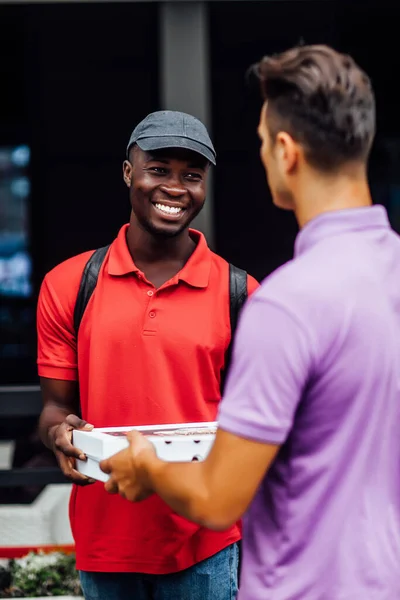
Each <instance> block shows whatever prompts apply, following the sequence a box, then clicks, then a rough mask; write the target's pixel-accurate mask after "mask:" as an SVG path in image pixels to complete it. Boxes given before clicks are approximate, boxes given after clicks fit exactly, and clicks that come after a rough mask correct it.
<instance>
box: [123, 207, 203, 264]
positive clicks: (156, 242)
mask: <svg viewBox="0 0 400 600" xmlns="http://www.w3.org/2000/svg"><path fill="white" fill-rule="evenodd" d="M126 241H127V244H128V248H129V252H130V254H131V256H132V258H133V260H134V262H135V264H136V265H137V266H139V265H143V264H146V265H151V264H155V263H171V262H178V263H181V264H182V265H183V264H185V263H186V261H187V260H188V259H189V257H190V256H191V254H192V253H193V251H194V249H195V247H196V244H195V242H194V241H193V240H192V238H191V237H190V235H189V229H185V230H184V231H182V232H181V233H180V234H178V235H176V236H173V237H163V236H157V235H154V234H152V233H150V232H149V231H146V230H145V229H143V228H142V227H141V226H140V225H139V224H138V223H137V221H136V219H135V217H133V218H131V220H130V225H129V228H128V231H127V234H126Z"/></svg>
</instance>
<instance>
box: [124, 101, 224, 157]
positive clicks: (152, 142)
mask: <svg viewBox="0 0 400 600" xmlns="http://www.w3.org/2000/svg"><path fill="white" fill-rule="evenodd" d="M133 144H137V145H138V146H139V148H141V149H142V150H144V151H145V152H151V151H152V150H160V149H161V148H187V149H188V150H192V151H193V152H197V153H198V154H201V155H202V156H204V157H205V158H206V159H207V160H209V161H210V162H211V163H212V164H213V165H215V164H216V163H215V158H216V153H215V150H214V146H213V144H212V141H211V140H210V136H209V135H208V131H207V129H206V128H205V126H204V125H203V123H202V122H201V121H199V120H198V119H196V117H193V116H192V115H187V114H186V113H183V112H176V111H173V110H160V111H157V112H153V113H150V114H149V115H147V117H146V118H145V119H143V121H141V122H140V123H139V125H137V127H135V129H134V130H133V132H132V135H131V137H130V140H129V144H128V147H127V149H126V155H127V156H128V154H129V150H130V149H131V147H132V146H133Z"/></svg>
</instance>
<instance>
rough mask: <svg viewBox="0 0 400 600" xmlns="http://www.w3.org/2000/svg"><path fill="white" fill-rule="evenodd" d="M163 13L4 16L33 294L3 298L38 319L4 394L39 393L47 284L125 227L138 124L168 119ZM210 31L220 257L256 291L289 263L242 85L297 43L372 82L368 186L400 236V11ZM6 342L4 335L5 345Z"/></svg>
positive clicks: (4, 80) (8, 364) (230, 23)
mask: <svg viewBox="0 0 400 600" xmlns="http://www.w3.org/2000/svg"><path fill="white" fill-rule="evenodd" d="M158 13H159V6H158V5H157V4H155V3H143V4H139V3H132V4H129V3H122V4H118V3H104V4H57V5H48V4H44V5H17V6H11V5H0V53H1V56H2V60H1V61H0V81H1V88H0V89H1V94H0V145H3V144H10V143H12V144H14V143H15V144H20V143H25V144H29V145H30V147H31V151H32V164H31V178H32V195H31V240H32V246H31V251H32V257H33V264H34V277H33V279H34V289H35V294H34V296H33V297H32V298H31V299H30V300H24V301H22V300H19V301H16V300H12V301H11V300H6V299H5V298H0V302H1V303H2V305H3V308H4V306H5V305H7V307H8V309H9V310H10V311H13V314H14V317H13V318H15V319H17V318H20V314H21V310H22V309H24V311H25V312H24V314H25V315H26V314H28V315H29V317H26V319H27V322H26V326H25V327H24V330H23V334H20V337H19V339H18V340H17V343H18V344H19V346H18V347H20V348H21V352H20V354H19V356H17V357H16V356H13V357H8V358H7V356H6V355H5V354H3V355H1V354H0V356H2V358H1V359H0V385H1V384H24V383H36V381H37V376H36V366H35V353H36V350H35V345H36V340H35V323H34V320H35V315H34V311H35V304H36V297H37V292H38V289H39V285H40V282H41V280H42V278H43V276H44V274H45V273H46V272H47V271H48V270H49V269H51V268H52V267H53V266H55V265H56V264H57V263H59V262H60V261H62V260H64V259H66V258H68V257H70V256H72V255H74V254H77V253H79V252H82V251H84V250H88V249H91V248H96V247H98V246H101V245H104V244H106V243H109V242H110V241H111V240H112V239H113V238H114V237H115V235H116V233H117V231H118V229H119V227H120V226H121V224H122V223H124V222H126V221H127V220H128V217H129V205H128V198H127V193H126V190H125V187H124V186H123V183H122V178H121V165H122V161H123V159H124V151H125V146H126V143H127V141H128V139H129V135H130V132H131V130H132V128H133V127H134V126H135V124H136V123H137V122H138V121H139V120H141V119H142V118H143V117H144V116H145V115H146V114H148V113H149V112H151V111H153V110H157V109H160V108H163V107H162V106H160V101H159V89H158V81H159V77H158V61H159V56H158V27H159V19H158ZM209 20H210V57H211V84H212V85H211V90H212V132H213V138H214V141H215V146H216V149H217V154H218V167H217V169H216V172H215V178H214V181H215V193H214V203H215V208H214V213H215V228H216V249H217V251H218V252H219V253H220V254H222V255H223V256H224V257H225V258H226V259H228V260H230V261H232V262H234V263H235V264H237V265H238V266H241V267H244V268H246V269H247V270H248V271H249V272H250V273H251V274H253V275H254V276H256V277H257V278H259V279H262V278H263V277H264V276H265V275H267V274H268V273H270V272H271V271H272V270H273V269H275V268H276V267H278V266H279V265H280V264H282V263H283V262H285V261H286V260H288V259H290V258H291V256H292V249H293V242H294V238H295V235H296V231H297V228H296V224H295V221H294V218H293V216H292V215H291V214H287V213H284V212H281V211H279V210H278V209H276V208H275V207H273V206H272V204H271V202H270V198H269V194H268V191H267V186H266V182H265V174H264V172H263V170H262V167H261V164H260V162H259V158H258V148H259V142H258V140H257V136H256V127H257V122H258V116H259V109H260V97H259V92H258V89H257V88H256V87H255V86H254V85H253V86H250V85H249V84H248V83H247V82H246V77H245V73H246V70H247V69H248V67H249V65H250V64H251V63H253V62H255V61H257V60H258V59H259V58H260V57H261V56H262V55H264V54H267V53H272V52H277V51H280V50H284V49H286V48H287V47H288V46H291V45H294V44H296V43H298V42H299V41H300V40H303V41H304V42H305V43H328V44H331V45H333V46H334V47H336V48H337V49H338V50H341V51H345V52H349V53H351V54H352V55H353V56H354V58H355V59H356V60H357V61H358V62H359V64H360V65H361V66H362V67H363V68H364V69H365V70H366V71H367V72H368V73H369V75H370V76H371V77H372V80H373V84H374V87H375V90H376V95H377V109H378V131H379V135H378V138H377V142H376V146H375V148H374V152H373V158H372V160H371V183H372V187H373V190H374V193H375V199H376V201H378V202H382V203H384V204H386V205H387V207H388V209H389V214H390V217H391V219H392V223H393V225H394V226H395V228H397V229H399V221H398V214H399V210H398V206H399V205H400V203H399V202H398V200H397V197H398V193H397V190H398V188H397V184H398V175H397V173H398V158H399V144H398V133H399V127H400V119H399V117H398V105H399V100H398V94H397V93H396V91H395V86H396V87H397V80H396V76H397V73H398V72H399V67H400V54H399V53H398V51H397V45H396V39H397V35H398V33H397V29H398V26H397V22H398V19H397V8H396V4H395V3H389V2H367V3H359V2H352V1H350V0H347V2H334V1H326V0H325V1H319V2H309V1H298V0H297V1H293V2H290V1H284V0H277V1H271V2H250V1H245V2H232V3H227V2H213V3H210V4H209ZM193 77H196V73H195V72H194V73H193ZM1 335H2V334H1V331H0V336H1ZM2 339H3V341H2ZM4 339H5V335H4V331H3V335H2V338H1V337H0V346H1V344H2V343H4Z"/></svg>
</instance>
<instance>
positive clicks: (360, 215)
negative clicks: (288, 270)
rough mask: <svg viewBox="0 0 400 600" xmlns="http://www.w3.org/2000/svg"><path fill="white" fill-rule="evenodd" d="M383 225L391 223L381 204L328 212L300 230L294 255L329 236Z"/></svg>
mask: <svg viewBox="0 0 400 600" xmlns="http://www.w3.org/2000/svg"><path fill="white" fill-rule="evenodd" d="M382 227H383V228H385V229H388V228H389V227H390V224H389V219H388V216H387V212H386V209H385V208H384V207H383V206H381V205H375V206H365V207H362V208H350V209H347V210H336V211H331V212H327V213H324V214H322V215H319V216H318V217H315V219H312V221H309V223H307V225H305V226H304V227H303V229H301V230H300V232H299V233H298V235H297V238H296V242H295V247H294V255H295V256H298V255H300V254H302V253H303V252H305V251H307V250H308V249H309V248H311V247H312V246H314V245H315V244H318V242H319V241H322V240H324V239H326V238H327V237H331V236H334V235H340V234H343V233H349V232H351V231H364V230H366V229H379V228H382Z"/></svg>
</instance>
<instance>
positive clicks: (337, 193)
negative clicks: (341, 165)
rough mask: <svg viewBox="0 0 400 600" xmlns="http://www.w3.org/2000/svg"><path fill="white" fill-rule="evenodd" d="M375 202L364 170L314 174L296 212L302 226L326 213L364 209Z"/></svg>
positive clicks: (298, 202)
mask: <svg viewBox="0 0 400 600" xmlns="http://www.w3.org/2000/svg"><path fill="white" fill-rule="evenodd" d="M371 204H372V198H371V192H370V189H369V186H368V180H367V176H366V173H365V171H364V170H359V171H357V172H354V171H352V172H348V173H344V174H340V175H337V176H334V177H333V176H332V177H318V176H315V177H312V178H310V180H309V183H308V185H307V186H304V191H303V193H302V194H301V195H300V197H299V198H298V199H297V201H296V207H295V214H296V219H297V222H298V224H299V227H300V228H302V227H304V226H305V225H306V224H307V223H308V222H309V221H311V220H312V219H315V218H316V217H318V216H319V215H322V214H324V213H328V212H333V211H338V210H347V209H351V208H362V207H364V206H370V205H371Z"/></svg>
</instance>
